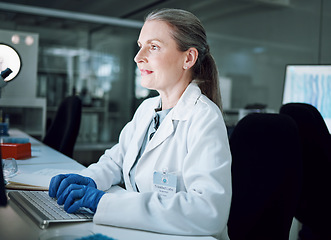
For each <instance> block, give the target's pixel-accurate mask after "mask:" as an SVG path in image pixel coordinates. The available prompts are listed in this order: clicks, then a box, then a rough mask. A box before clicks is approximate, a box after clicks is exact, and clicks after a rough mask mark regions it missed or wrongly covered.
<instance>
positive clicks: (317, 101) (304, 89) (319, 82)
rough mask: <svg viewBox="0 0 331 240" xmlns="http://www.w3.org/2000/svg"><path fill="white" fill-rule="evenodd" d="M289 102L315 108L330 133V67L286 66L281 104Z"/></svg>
mask: <svg viewBox="0 0 331 240" xmlns="http://www.w3.org/2000/svg"><path fill="white" fill-rule="evenodd" d="M290 102H302V103H308V104H311V105H313V106H314V107H316V108H317V109H318V111H319V112H320V113H321V115H322V117H323V119H324V121H325V123H326V125H327V127H328V129H329V132H331V65H287V66H286V71H285V83H284V91H283V104H286V103H290Z"/></svg>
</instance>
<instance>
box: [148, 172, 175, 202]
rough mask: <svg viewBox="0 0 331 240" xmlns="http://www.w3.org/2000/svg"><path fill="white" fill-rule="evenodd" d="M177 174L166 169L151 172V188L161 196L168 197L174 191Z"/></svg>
mask: <svg viewBox="0 0 331 240" xmlns="http://www.w3.org/2000/svg"><path fill="white" fill-rule="evenodd" d="M176 185H177V176H176V175H175V174H172V173H168V172H167V171H163V172H157V171H155V172H154V174H153V188H154V191H155V192H158V193H159V195H160V196H161V197H163V198H170V197H172V196H173V195H175V193H176Z"/></svg>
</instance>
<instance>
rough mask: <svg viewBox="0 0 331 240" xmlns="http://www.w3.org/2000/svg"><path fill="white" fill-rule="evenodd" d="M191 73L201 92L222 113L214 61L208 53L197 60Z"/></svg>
mask: <svg viewBox="0 0 331 240" xmlns="http://www.w3.org/2000/svg"><path fill="white" fill-rule="evenodd" d="M193 71H194V72H193V79H195V81H196V83H197V84H198V86H199V88H200V90H201V92H202V93H203V94H204V95H206V96H207V97H208V98H209V99H210V100H212V101H213V102H214V103H215V104H216V105H217V106H218V107H219V109H220V110H221V111H222V112H223V107H222V99H221V92H220V86H219V77H218V70H217V66H216V63H215V60H214V58H213V56H212V55H211V54H210V53H209V51H208V52H207V53H206V54H205V56H203V58H202V60H201V59H199V58H198V62H197V63H196V64H195V66H194V69H193Z"/></svg>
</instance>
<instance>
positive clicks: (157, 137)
mask: <svg viewBox="0 0 331 240" xmlns="http://www.w3.org/2000/svg"><path fill="white" fill-rule="evenodd" d="M171 115H172V112H171V111H170V112H169V113H168V115H167V116H166V117H165V119H164V120H163V122H162V123H161V125H160V127H159V129H158V130H157V131H156V133H155V134H154V136H153V138H152V139H151V141H150V142H149V144H147V146H146V149H145V151H144V153H147V152H149V151H151V150H152V149H154V148H156V147H157V146H158V145H160V144H161V143H162V142H163V141H164V140H166V139H167V138H168V137H169V136H170V135H171V134H172V133H173V132H174V126H173V123H172V117H171Z"/></svg>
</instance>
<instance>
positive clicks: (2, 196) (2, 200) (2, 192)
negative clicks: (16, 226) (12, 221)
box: [0, 148, 7, 207]
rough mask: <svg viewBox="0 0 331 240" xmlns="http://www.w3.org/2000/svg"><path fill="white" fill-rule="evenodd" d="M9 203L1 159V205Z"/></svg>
mask: <svg viewBox="0 0 331 240" xmlns="http://www.w3.org/2000/svg"><path fill="white" fill-rule="evenodd" d="M0 159H2V158H1V148H0ZM6 205H7V196H6V190H5V182H4V178H3V171H2V160H1V168H0V207H3V206H6Z"/></svg>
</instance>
